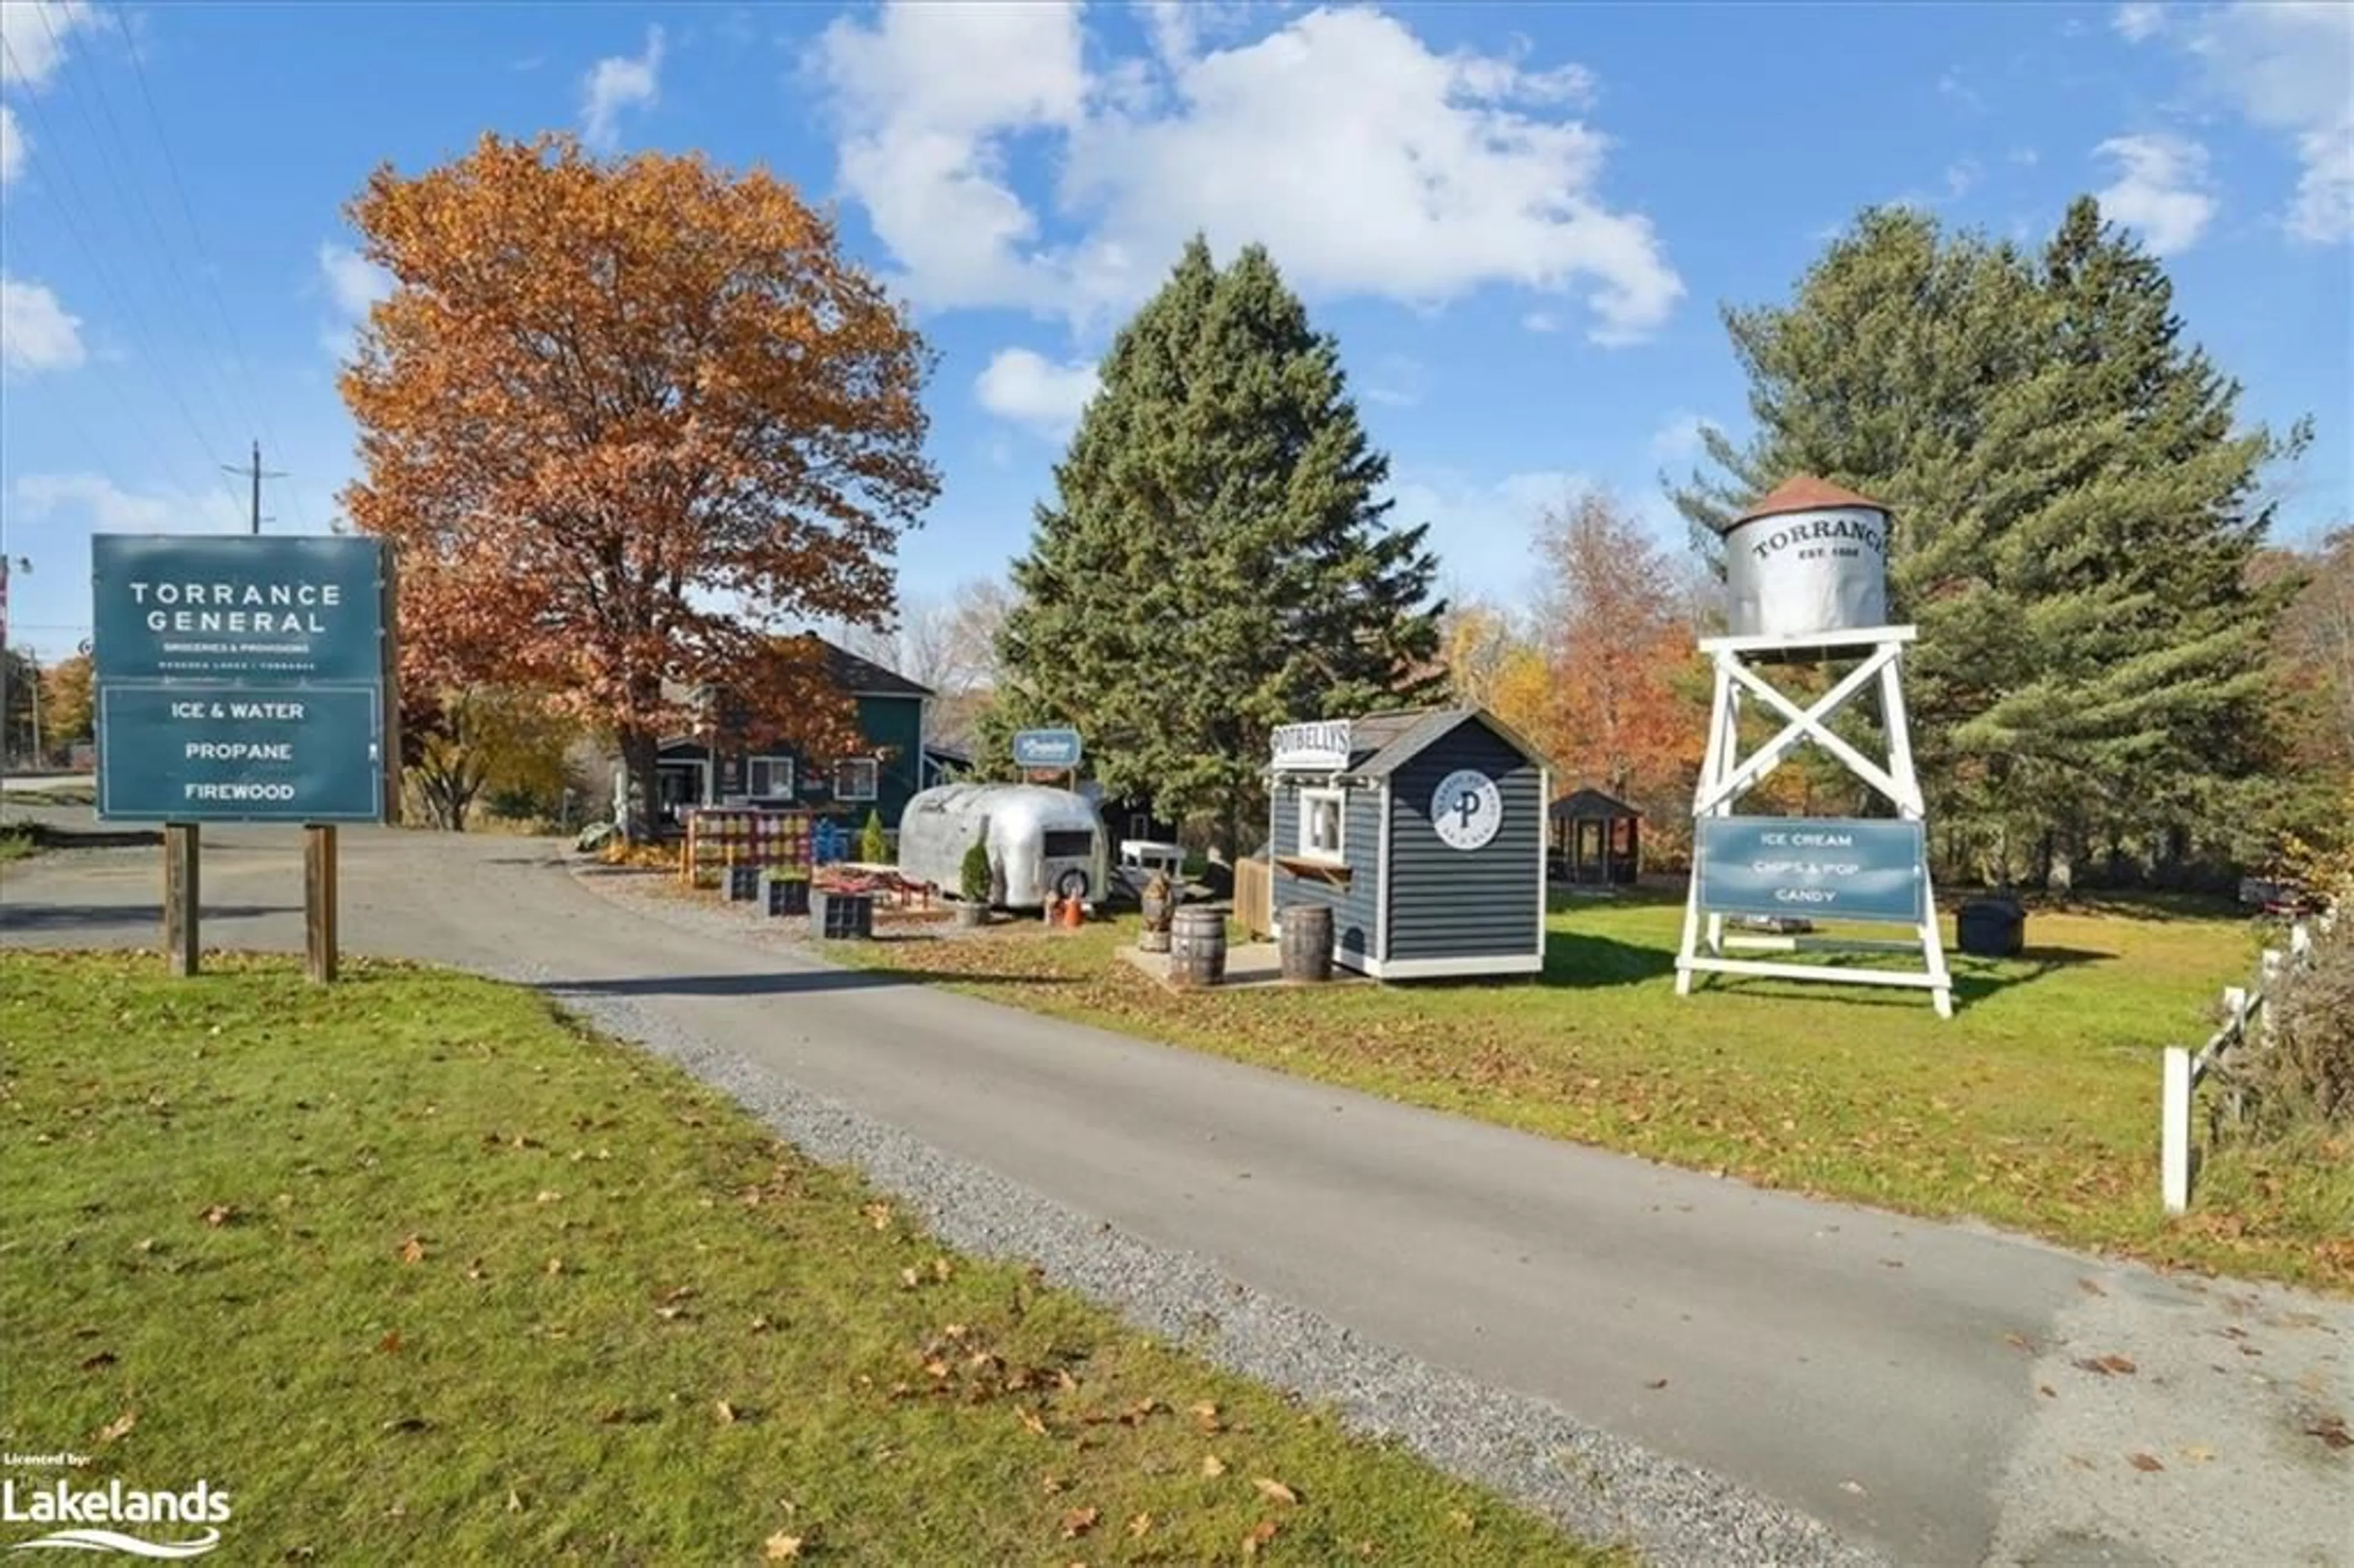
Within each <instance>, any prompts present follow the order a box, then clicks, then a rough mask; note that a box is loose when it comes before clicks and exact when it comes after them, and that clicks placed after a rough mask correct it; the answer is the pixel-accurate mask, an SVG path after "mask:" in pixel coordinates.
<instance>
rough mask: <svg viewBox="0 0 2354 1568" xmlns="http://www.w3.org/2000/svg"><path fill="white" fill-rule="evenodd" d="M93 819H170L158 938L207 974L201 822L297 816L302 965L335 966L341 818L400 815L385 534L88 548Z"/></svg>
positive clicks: (323, 972)
mask: <svg viewBox="0 0 2354 1568" xmlns="http://www.w3.org/2000/svg"><path fill="white" fill-rule="evenodd" d="M90 560H91V568H92V570H91V588H92V598H93V606H92V614H91V623H92V639H91V663H92V667H93V673H94V675H95V678H96V683H97V687H98V693H97V700H98V742H99V750H98V776H99V777H98V815H99V817H100V819H101V820H102V821H104V820H113V821H121V820H124V819H133V820H138V821H156V820H158V819H160V820H161V821H163V822H164V947H165V949H166V952H167V954H168V956H169V959H170V963H171V967H172V972H173V973H174V974H175V975H186V974H194V973H196V970H197V967H198V953H199V950H200V947H201V943H200V938H199V930H198V925H199V905H198V885H199V884H198V875H197V867H198V850H199V840H198V835H199V832H200V829H201V825H202V824H203V823H206V822H287V823H295V822H299V823H301V824H302V826H303V828H304V845H303V868H304V869H303V906H304V921H303V926H304V931H305V938H306V939H305V944H304V945H305V948H306V952H307V957H308V964H307V969H308V972H309V974H310V977H311V979H313V980H316V981H320V982H322V983H324V982H326V981H329V980H333V979H334V975H335V966H336V929H335V925H336V922H335V895H336V885H335V883H336V877H335V850H336V843H335V828H334V824H335V823H337V822H347V821H349V822H380V821H392V820H394V818H395V817H396V816H397V815H398V778H399V773H398V756H397V754H396V753H395V751H394V749H393V748H394V747H397V745H398V738H397V733H398V732H397V725H396V720H395V719H394V717H393V716H392V709H393V706H394V705H395V703H396V702H397V700H398V698H397V695H396V683H395V679H394V669H395V662H394V655H395V650H394V646H393V641H392V628H393V615H392V594H393V588H392V574H391V571H390V563H389V558H388V556H387V551H386V549H385V547H384V546H383V545H381V544H380V543H379V542H378V541H376V540H374V539H365V538H345V537H341V536H337V537H315V536H314V537H298V538H287V537H270V538H263V537H260V536H256V535H242V536H239V535H226V536H224V535H124V534H101V535H96V536H94V537H93V538H92V539H91V541H90Z"/></svg>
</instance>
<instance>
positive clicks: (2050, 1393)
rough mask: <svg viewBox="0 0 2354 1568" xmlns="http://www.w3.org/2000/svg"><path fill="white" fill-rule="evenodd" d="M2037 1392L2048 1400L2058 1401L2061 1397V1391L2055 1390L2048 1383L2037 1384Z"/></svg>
mask: <svg viewBox="0 0 2354 1568" xmlns="http://www.w3.org/2000/svg"><path fill="white" fill-rule="evenodd" d="M2035 1392H2036V1393H2040V1394H2041V1395H2042V1396H2043V1397H2044V1398H2046V1399H2057V1398H2059V1397H2060V1393H2059V1391H2058V1390H2056V1389H2054V1388H2053V1387H2052V1385H2051V1384H2050V1383H2037V1384H2036V1385H2035Z"/></svg>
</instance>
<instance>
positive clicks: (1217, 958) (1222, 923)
mask: <svg viewBox="0 0 2354 1568" xmlns="http://www.w3.org/2000/svg"><path fill="white" fill-rule="evenodd" d="M1169 978H1170V980H1172V981H1174V982H1175V983H1176V984H1178V985H1184V986H1196V985H1216V984H1218V983H1219V982H1220V981H1221V980H1225V978H1226V917H1225V915H1223V914H1221V913H1220V912H1219V911H1217V910H1215V909H1212V908H1209V907H1207V906H1204V905H1199V904H1192V905H1187V906H1185V907H1183V908H1182V909H1180V910H1178V911H1177V913H1176V914H1174V915H1172V916H1170V918H1169Z"/></svg>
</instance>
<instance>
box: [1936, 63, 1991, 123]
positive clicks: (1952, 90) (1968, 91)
mask: <svg viewBox="0 0 2354 1568" xmlns="http://www.w3.org/2000/svg"><path fill="white" fill-rule="evenodd" d="M1937 95H1938V96H1939V97H1940V98H1950V99H1952V100H1953V101H1955V102H1956V103H1958V104H1960V105H1961V106H1962V107H1963V108H1965V109H1967V110H1968V111H1970V112H1971V113H1973V114H1984V113H1985V112H1986V111H1987V101H1986V95H1985V94H1984V93H1981V92H1980V91H1978V89H1977V88H1974V87H1972V86H1971V85H1970V84H1969V83H1968V82H1967V80H1965V79H1963V77H1962V73H1961V72H1959V71H1957V70H1949V71H1947V72H1946V74H1945V75H1943V76H1941V77H1939V78H1938V79H1937Z"/></svg>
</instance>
